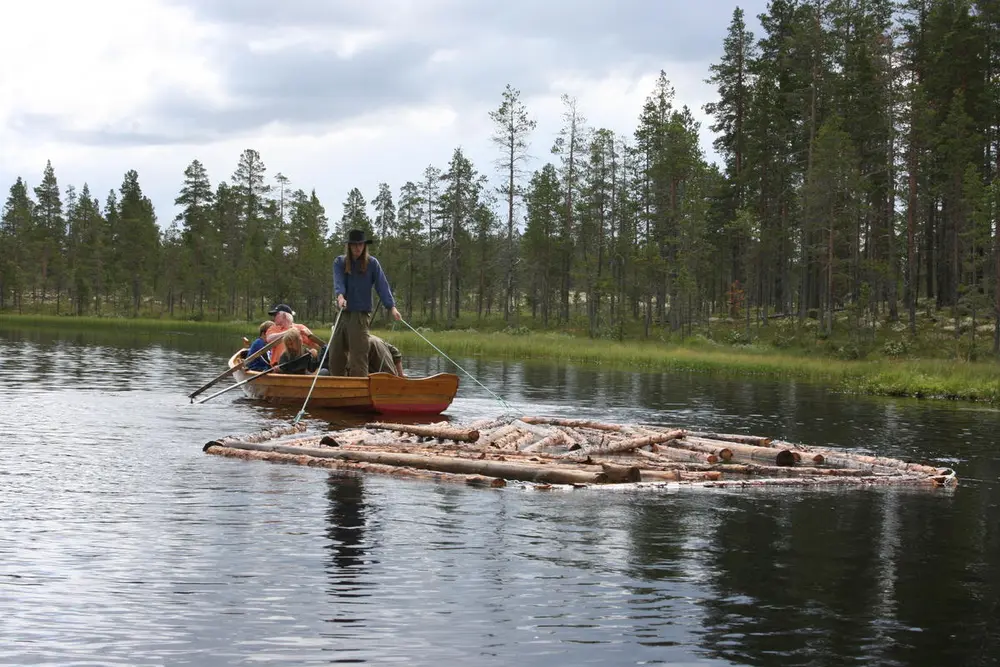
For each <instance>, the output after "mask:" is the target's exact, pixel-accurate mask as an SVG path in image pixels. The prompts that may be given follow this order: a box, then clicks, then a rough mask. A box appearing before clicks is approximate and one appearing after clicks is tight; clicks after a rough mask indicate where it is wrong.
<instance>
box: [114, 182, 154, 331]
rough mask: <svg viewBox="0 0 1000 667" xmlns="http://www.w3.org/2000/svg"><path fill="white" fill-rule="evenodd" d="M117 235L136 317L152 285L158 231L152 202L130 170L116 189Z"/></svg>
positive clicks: (122, 265) (133, 313) (133, 312)
mask: <svg viewBox="0 0 1000 667" xmlns="http://www.w3.org/2000/svg"><path fill="white" fill-rule="evenodd" d="M119 194H120V196H121V198H120V200H119V204H118V214H119V221H118V222H119V225H120V227H119V234H118V237H117V239H116V245H117V246H118V248H119V249H120V252H121V255H120V257H121V269H122V272H123V277H124V278H125V280H127V281H128V286H129V289H130V291H131V297H132V308H131V310H132V315H133V316H134V317H138V316H139V314H140V312H141V309H142V297H143V295H144V294H145V293H146V292H148V291H151V290H152V289H153V288H154V287H155V279H156V276H157V269H158V268H159V267H158V259H159V251H160V234H159V228H158V227H157V225H156V214H155V212H154V210H153V203H152V202H151V201H150V200H149V199H148V198H147V197H146V196H145V195H144V194H143V192H142V187H141V186H140V185H139V174H138V173H137V172H136V171H135V170H134V169H130V170H129V171H127V172H126V173H125V178H124V179H123V181H122V185H121V187H120V188H119Z"/></svg>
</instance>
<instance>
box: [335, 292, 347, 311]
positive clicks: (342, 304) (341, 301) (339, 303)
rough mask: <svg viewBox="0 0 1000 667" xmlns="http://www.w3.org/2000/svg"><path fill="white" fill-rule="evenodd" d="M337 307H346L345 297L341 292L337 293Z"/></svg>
mask: <svg viewBox="0 0 1000 667" xmlns="http://www.w3.org/2000/svg"><path fill="white" fill-rule="evenodd" d="M337 307H338V308H340V309H341V310H343V309H344V308H347V299H345V298H344V295H343V294H338V295H337Z"/></svg>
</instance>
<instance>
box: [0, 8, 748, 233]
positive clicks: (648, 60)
mask: <svg viewBox="0 0 1000 667" xmlns="http://www.w3.org/2000/svg"><path fill="white" fill-rule="evenodd" d="M8 4H9V5H10V6H6V7H5V8H4V20H3V21H2V22H0V188H2V194H3V199H4V200H6V196H7V192H8V189H9V187H10V185H12V184H13V183H14V181H15V179H16V178H17V176H22V177H23V178H25V179H26V181H27V182H28V185H29V186H30V187H34V186H35V185H37V184H38V181H39V179H40V178H41V174H42V170H43V169H44V167H45V162H46V160H52V165H53V168H54V169H55V173H56V177H57V178H58V179H59V185H60V187H62V188H63V189H65V186H66V185H68V184H73V185H75V186H76V187H77V189H79V188H80V187H82V185H83V184H84V182H87V183H89V185H90V189H91V192H92V193H93V194H94V195H95V196H97V197H99V198H100V200H101V202H102V205H103V202H104V199H105V197H106V196H107V193H108V190H109V189H112V188H114V189H117V188H118V187H119V186H120V185H121V181H122V176H123V175H124V173H125V171H127V170H128V169H135V170H136V171H138V173H139V180H140V184H141V185H142V187H143V189H144V191H145V192H146V194H147V195H148V196H149V197H150V198H151V199H152V200H153V203H154V205H155V207H156V211H157V215H158V218H159V222H160V224H161V225H166V224H167V223H169V221H170V220H171V219H172V218H173V217H174V214H175V212H176V211H175V208H174V204H173V200H174V198H175V197H176V195H177V191H178V189H179V188H180V186H181V182H182V179H183V171H184V168H185V167H186V166H187V165H188V164H189V163H190V162H191V160H192V159H195V158H197V159H199V160H201V161H202V162H203V163H204V164H205V166H206V167H207V169H208V172H209V177H210V178H211V180H212V184H213V186H215V185H217V184H218V182H219V181H220V180H226V181H230V180H231V177H232V173H233V171H234V170H235V168H236V164H237V161H238V159H239V155H240V153H241V152H242V150H243V149H244V148H254V149H256V150H257V151H259V152H260V154H261V158H262V159H263V161H264V164H265V165H266V167H267V176H268V179H269V181H270V182H271V183H273V182H274V181H273V177H274V175H275V174H277V173H278V172H281V173H283V174H284V175H285V176H287V177H288V178H289V179H291V186H292V187H301V188H303V189H305V190H306V191H307V192H308V191H309V190H310V189H312V188H315V189H316V192H317V195H318V196H319V198H320V199H321V201H322V203H323V204H324V206H325V207H326V210H327V214H328V216H329V217H330V220H331V227H332V225H333V224H334V223H335V221H336V220H338V219H339V218H340V216H341V213H342V205H343V201H344V199H345V198H346V196H347V193H348V191H349V190H350V189H351V188H352V187H358V188H360V189H361V191H362V193H363V194H364V195H365V197H366V199H368V201H369V202H370V201H371V199H372V198H373V197H374V196H375V193H376V192H377V187H378V184H379V182H380V181H385V182H387V183H389V185H390V186H391V187H392V190H393V194H394V195H397V196H398V193H399V187H400V186H401V185H402V184H403V183H404V182H406V181H407V180H414V181H417V180H419V179H420V176H421V174H422V172H423V170H424V168H425V167H426V166H427V165H429V164H433V165H435V166H439V167H442V168H444V167H446V165H447V162H448V160H449V158H450V157H451V154H452V152H453V151H454V149H455V148H456V147H459V146H460V147H462V149H463V150H464V151H465V152H466V154H467V156H468V157H469V158H470V159H471V160H472V161H473V163H474V165H475V166H476V167H477V168H478V169H479V170H480V171H482V172H484V173H487V174H488V175H489V176H490V177H491V178H496V176H495V174H496V169H495V166H494V160H495V159H496V157H497V149H496V148H495V146H493V145H492V144H491V142H490V134H491V133H492V124H491V122H490V120H489V116H488V113H489V111H491V110H493V109H495V108H496V107H497V106H498V105H499V104H500V101H501V95H502V92H503V89H504V87H505V86H506V85H507V84H508V83H509V84H511V85H512V86H513V87H515V88H517V89H519V90H520V91H521V96H522V99H523V101H524V102H525V104H526V105H527V107H528V111H529V113H530V115H531V116H532V117H533V118H535V119H536V120H537V122H538V127H537V129H536V130H535V132H534V134H533V135H532V137H531V147H530V152H531V154H532V155H533V156H534V157H535V158H536V162H535V163H534V164H533V165H532V166H533V167H537V166H540V165H541V164H542V163H543V161H544V160H548V159H550V158H551V156H550V155H549V149H550V148H551V146H552V142H553V140H554V138H555V136H556V133H557V132H558V129H559V126H560V123H561V120H560V116H561V113H562V110H563V107H562V104H561V102H560V96H561V95H562V94H563V93H567V94H569V95H571V96H575V97H576V98H577V99H578V104H579V109H580V111H581V112H582V114H583V116H584V118H585V120H586V122H587V124H588V125H589V126H592V127H607V128H610V129H612V130H614V131H615V132H619V133H626V134H631V133H632V132H633V130H634V129H635V126H636V119H637V117H638V115H639V112H640V109H641V105H642V102H643V100H644V99H645V98H646V97H647V96H648V95H649V93H650V92H651V90H652V86H653V82H654V80H655V78H656V76H657V74H658V73H659V71H660V70H661V69H663V70H664V71H665V72H666V75H667V78H668V79H669V80H670V82H671V84H672V85H673V86H674V88H675V90H676V103H677V105H678V106H680V105H682V104H687V105H688V106H689V107H690V108H691V109H692V111H693V112H694V114H695V116H696V118H697V119H698V120H700V121H701V122H702V147H703V149H704V150H705V151H706V153H707V154H708V155H709V157H710V159H714V158H715V156H714V153H713V152H712V150H711V141H712V135H711V133H710V132H709V131H708V129H707V127H708V125H709V124H710V121H709V119H708V118H707V117H706V116H705V115H704V112H703V111H702V105H704V104H705V103H706V102H709V101H711V100H712V99H714V96H715V91H714V90H713V89H712V87H711V86H709V85H707V84H705V83H704V79H706V78H707V77H708V76H709V70H708V66H709V64H710V63H712V62H716V61H717V60H718V58H719V57H720V54H721V50H722V39H723V37H724V35H725V32H726V29H727V27H728V25H729V22H730V20H731V18H732V13H733V10H734V9H735V7H736V6H737V5H738V6H740V7H742V8H743V10H744V12H745V14H746V18H747V23H748V25H749V27H750V29H751V30H752V31H753V32H754V33H755V35H758V36H759V26H758V22H757V19H756V16H757V15H758V14H759V13H761V12H763V11H764V10H765V8H766V5H767V2H766V0H746V1H744V2H734V1H732V0H697V1H691V0H642V1H637V0H616V1H615V0H572V1H571V0H535V1H534V2H532V1H529V0H507V1H506V2H496V1H495V0H410V1H404V0H368V1H367V2H361V1H355V0H89V1H88V2H68V1H64V0H15V2H13V3H8Z"/></svg>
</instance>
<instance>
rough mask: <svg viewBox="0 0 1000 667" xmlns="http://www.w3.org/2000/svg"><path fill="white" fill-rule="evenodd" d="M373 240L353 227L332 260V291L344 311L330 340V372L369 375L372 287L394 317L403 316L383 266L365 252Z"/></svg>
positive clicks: (399, 317)
mask: <svg viewBox="0 0 1000 667" xmlns="http://www.w3.org/2000/svg"><path fill="white" fill-rule="evenodd" d="M369 243H372V240H371V239H369V238H367V237H366V236H365V232H364V230H361V229H352V230H351V231H350V232H348V234H347V242H346V246H345V248H344V254H343V255H338V256H337V258H336V259H335V260H333V294H334V296H335V298H336V299H337V307H338V308H340V309H341V310H343V311H344V312H343V313H342V314H341V316H340V321H339V322H338V323H337V329H336V330H335V331H334V333H333V340H332V341H330V374H331V375H345V372H344V371H345V370H346V371H347V373H346V374H349V375H351V376H353V377H367V376H368V332H369V325H370V324H371V313H372V289H374V290H375V291H376V292H377V293H378V295H379V298H380V299H382V303H384V304H385V307H386V308H388V309H389V312H390V313H391V314H392V316H393V317H394V318H396V319H397V320H400V319H402V315H400V314H399V311H398V310H397V309H396V302H395V300H393V298H392V290H391V289H389V281H388V280H387V279H386V277H385V272H384V271H382V265H381V264H379V261H378V260H377V259H376V258H375V257H374V256H373V255H370V254H368V244H369Z"/></svg>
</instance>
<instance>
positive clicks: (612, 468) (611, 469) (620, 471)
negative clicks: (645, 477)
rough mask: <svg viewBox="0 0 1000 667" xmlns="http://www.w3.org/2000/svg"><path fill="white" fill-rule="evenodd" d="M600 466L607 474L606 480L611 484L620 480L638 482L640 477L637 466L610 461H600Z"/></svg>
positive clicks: (620, 481)
mask: <svg viewBox="0 0 1000 667" xmlns="http://www.w3.org/2000/svg"><path fill="white" fill-rule="evenodd" d="M601 468H603V472H604V474H605V475H607V482H608V483H611V484H616V483H622V482H638V481H639V479H640V471H639V466H620V465H613V464H610V463H602V464H601Z"/></svg>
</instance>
